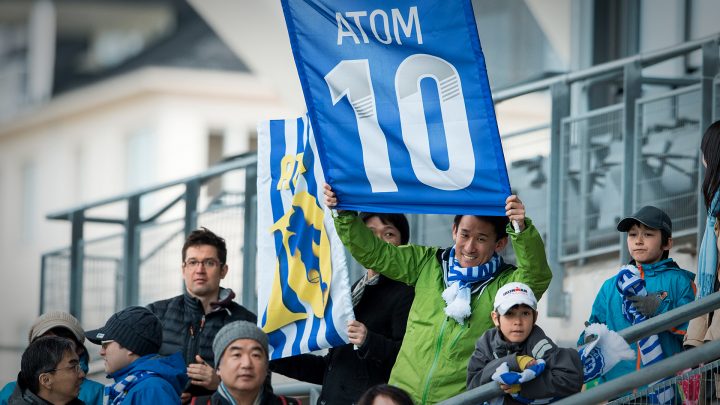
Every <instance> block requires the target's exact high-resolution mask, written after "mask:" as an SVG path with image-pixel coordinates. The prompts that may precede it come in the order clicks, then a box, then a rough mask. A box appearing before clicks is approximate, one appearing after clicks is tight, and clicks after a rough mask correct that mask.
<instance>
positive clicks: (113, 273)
mask: <svg viewBox="0 0 720 405" xmlns="http://www.w3.org/2000/svg"><path fill="white" fill-rule="evenodd" d="M84 250H85V255H84V260H83V266H84V273H83V289H82V290H83V297H82V302H83V303H82V323H83V326H84V327H85V328H96V327H99V326H102V325H104V324H105V321H106V320H107V319H108V318H109V317H110V315H112V314H114V313H115V312H116V310H117V309H118V308H117V294H116V291H117V289H116V286H117V283H118V275H119V274H120V266H121V265H122V252H123V235H122V234H118V235H113V236H110V237H107V238H103V239H98V240H92V241H85V242H84Z"/></svg>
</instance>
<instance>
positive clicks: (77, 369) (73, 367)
mask: <svg viewBox="0 0 720 405" xmlns="http://www.w3.org/2000/svg"><path fill="white" fill-rule="evenodd" d="M68 369H69V370H72V371H74V372H75V374H80V363H75V364H71V365H69V366H67V367H58V368H54V369H52V370H48V371H47V372H48V373H54V372H56V371H60V370H68Z"/></svg>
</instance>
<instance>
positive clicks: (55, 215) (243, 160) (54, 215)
mask: <svg viewBox="0 0 720 405" xmlns="http://www.w3.org/2000/svg"><path fill="white" fill-rule="evenodd" d="M256 163H257V154H254V153H253V154H247V155H244V156H241V157H238V158H237V159H235V160H232V161H229V162H225V163H220V164H217V165H215V166H213V167H211V168H209V169H208V170H205V171H203V172H202V173H198V174H196V175H193V176H189V177H185V178H182V179H178V180H172V181H168V182H165V183H160V184H157V185H154V186H150V187H145V188H141V189H139V190H135V191H131V192H129V193H125V194H120V195H117V196H115V197H110V198H106V199H103V200H98V201H95V202H92V203H88V204H82V205H78V206H75V207H72V208H68V209H65V210H61V211H55V212H51V213H50V214H48V215H47V218H48V219H63V220H69V219H70V215H72V214H73V213H75V212H81V211H86V210H88V209H91V208H95V207H99V206H102V205H107V204H113V203H117V202H121V201H126V200H128V199H130V198H133V197H139V196H142V195H144V194H148V193H153V192H155V191H160V190H162V189H165V188H168V187H173V186H178V185H182V184H187V183H190V182H193V181H203V180H206V179H209V178H212V177H216V176H218V175H221V174H223V173H225V172H229V171H231V170H237V169H242V168H245V167H248V166H250V165H254V164H256Z"/></svg>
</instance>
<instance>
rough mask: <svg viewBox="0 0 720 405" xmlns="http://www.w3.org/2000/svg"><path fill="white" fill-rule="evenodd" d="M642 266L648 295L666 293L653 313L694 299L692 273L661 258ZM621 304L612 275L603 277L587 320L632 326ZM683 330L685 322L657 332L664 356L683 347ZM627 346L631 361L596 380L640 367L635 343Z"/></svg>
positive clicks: (613, 326)
mask: <svg viewBox="0 0 720 405" xmlns="http://www.w3.org/2000/svg"><path fill="white" fill-rule="evenodd" d="M631 264H634V262H631ZM642 267H643V271H641V273H640V276H641V277H642V278H643V279H645V289H646V290H647V292H648V294H652V293H662V292H665V293H667V296H666V297H665V298H664V299H663V300H662V301H661V303H660V306H659V307H658V309H657V312H656V313H655V315H659V314H662V313H665V312H667V311H670V310H671V309H675V308H677V307H679V306H681V305H685V304H687V303H689V302H692V301H693V300H695V283H694V282H693V280H694V279H695V274H693V273H691V272H689V271H687V270H683V269H681V268H680V267H679V266H678V265H677V263H675V262H674V261H673V260H672V259H665V260H662V261H660V262H658V263H654V264H652V265H645V266H642ZM622 303H623V297H622V295H621V294H620V292H619V291H618V289H617V287H616V276H613V277H610V278H609V279H607V280H605V283H603V285H602V287H600V291H599V292H598V294H597V297H595V302H594V303H593V306H592V312H591V313H590V319H589V322H590V323H595V322H598V323H604V324H606V325H607V327H608V328H609V329H610V330H614V331H620V330H623V329H625V328H628V327H630V326H632V323H631V322H629V321H628V320H627V319H626V318H625V316H624V315H623V313H622ZM686 330H687V323H684V324H682V325H679V326H677V327H675V328H670V329H669V330H667V331H664V332H660V333H658V338H659V340H660V346H661V347H662V351H663V354H664V355H665V357H666V358H667V357H670V356H672V355H673V354H676V353H679V352H681V351H682V350H683V347H682V343H683V337H684V336H685V331H686ZM580 341H582V336H581V338H580ZM630 347H631V348H632V349H633V350H634V351H635V354H636V356H638V357H637V358H636V359H635V360H624V361H621V362H620V363H618V364H617V365H616V366H615V367H613V369H612V370H610V371H609V372H608V373H607V374H605V375H603V376H602V377H600V379H599V382H600V383H602V382H605V381H609V380H612V379H614V378H617V377H619V376H621V375H625V374H628V373H632V372H633V371H635V370H636V369H638V368H640V365H642V361H641V360H640V357H639V356H640V354H639V353H638V350H637V343H636V342H633V343H630Z"/></svg>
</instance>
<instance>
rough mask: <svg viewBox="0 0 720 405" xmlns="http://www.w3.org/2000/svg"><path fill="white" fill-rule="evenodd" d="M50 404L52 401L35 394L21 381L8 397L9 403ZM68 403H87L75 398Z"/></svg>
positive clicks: (12, 404) (20, 404)
mask: <svg viewBox="0 0 720 405" xmlns="http://www.w3.org/2000/svg"><path fill="white" fill-rule="evenodd" d="M18 381H20V379H19V378H18ZM49 404H50V402H48V401H46V400H44V399H42V398H40V397H39V396H37V395H35V394H33V393H32V392H31V391H30V390H29V389H27V388H25V387H21V386H20V383H18V384H17V385H15V390H14V391H13V393H12V395H10V398H8V405H49ZM67 405H85V402H83V401H81V400H79V399H77V398H75V399H73V400H72V401H70V402H68V403H67Z"/></svg>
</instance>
